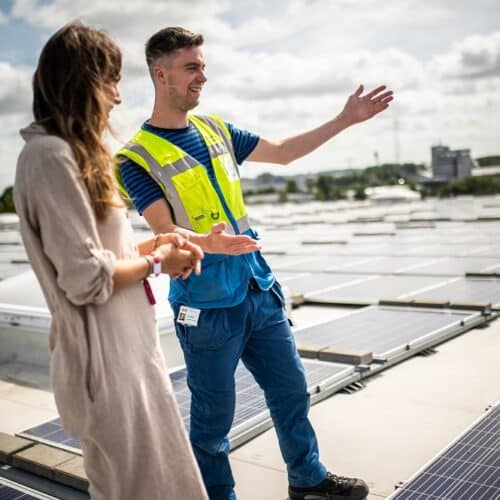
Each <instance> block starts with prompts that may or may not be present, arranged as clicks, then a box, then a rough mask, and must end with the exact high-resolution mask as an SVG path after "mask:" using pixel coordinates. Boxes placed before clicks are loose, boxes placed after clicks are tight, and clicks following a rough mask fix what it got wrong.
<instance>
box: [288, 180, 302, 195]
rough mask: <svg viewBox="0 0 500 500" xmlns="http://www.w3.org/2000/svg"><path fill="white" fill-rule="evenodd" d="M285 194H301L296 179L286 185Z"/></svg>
mask: <svg viewBox="0 0 500 500" xmlns="http://www.w3.org/2000/svg"><path fill="white" fill-rule="evenodd" d="M285 192H287V193H300V191H299V187H298V186H297V182H296V181H295V180H294V179H290V180H288V181H287V183H286V189H285Z"/></svg>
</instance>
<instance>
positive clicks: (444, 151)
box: [431, 146, 474, 181]
mask: <svg viewBox="0 0 500 500" xmlns="http://www.w3.org/2000/svg"><path fill="white" fill-rule="evenodd" d="M431 153H432V177H433V178H434V180H439V181H450V180H455V179H465V178H467V177H470V176H471V175H472V168H473V167H474V163H473V161H472V158H471V156H470V149H457V150H455V151H451V150H450V148H449V147H448V146H432V148H431Z"/></svg>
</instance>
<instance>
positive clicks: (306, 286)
mask: <svg viewBox="0 0 500 500" xmlns="http://www.w3.org/2000/svg"><path fill="white" fill-rule="evenodd" d="M277 274H278V279H279V280H280V283H282V284H284V285H286V286H287V287H288V288H290V290H291V292H292V295H299V294H300V295H304V294H307V293H310V292H315V291H319V290H324V289H325V288H328V289H329V288H334V287H338V286H342V285H346V284H347V283H353V282H358V281H360V280H364V279H366V278H368V277H369V276H363V275H359V274H334V273H314V274H313V273H305V274H302V275H298V276H297V275H296V276H284V277H283V278H282V277H281V273H277Z"/></svg>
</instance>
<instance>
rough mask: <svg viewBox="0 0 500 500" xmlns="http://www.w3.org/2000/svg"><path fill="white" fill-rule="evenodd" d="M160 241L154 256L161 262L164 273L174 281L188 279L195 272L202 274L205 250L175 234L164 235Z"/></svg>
mask: <svg viewBox="0 0 500 500" xmlns="http://www.w3.org/2000/svg"><path fill="white" fill-rule="evenodd" d="M160 241H161V244H160V246H159V247H158V248H157V249H156V250H155V251H154V255H155V256H156V257H159V258H160V260H161V265H162V272H164V273H166V274H170V275H171V276H172V277H173V278H174V279H176V278H178V277H182V279H186V278H187V277H188V276H189V275H190V274H191V273H192V272H193V271H194V273H195V274H200V272H201V259H203V250H202V249H201V248H200V247H199V246H198V245H195V244H194V243H191V242H190V241H189V240H188V239H187V238H184V237H182V236H180V235H178V234H173V233H168V234H162V235H161V240H160Z"/></svg>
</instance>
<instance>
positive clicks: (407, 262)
mask: <svg viewBox="0 0 500 500" xmlns="http://www.w3.org/2000/svg"><path fill="white" fill-rule="evenodd" d="M433 260H435V259H432V258H425V257H401V256H392V257H378V258H376V259H372V260H370V261H367V262H360V263H358V264H355V265H352V266H349V272H352V273H373V274H379V273H380V274H381V273H389V274H392V273H397V272H403V271H405V270H408V269H411V268H413V267H415V266H420V265H423V264H429V263H431V262H432V261H433ZM408 272H411V271H408Z"/></svg>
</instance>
